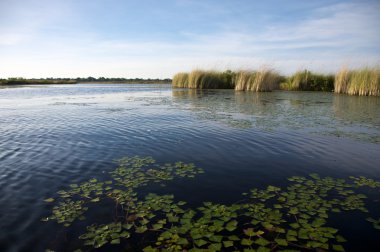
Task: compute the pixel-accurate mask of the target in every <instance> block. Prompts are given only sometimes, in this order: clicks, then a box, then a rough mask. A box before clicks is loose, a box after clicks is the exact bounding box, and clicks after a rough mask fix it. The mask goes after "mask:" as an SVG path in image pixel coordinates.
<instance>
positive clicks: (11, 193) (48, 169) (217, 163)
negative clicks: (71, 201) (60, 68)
mask: <svg viewBox="0 0 380 252" xmlns="http://www.w3.org/2000/svg"><path fill="white" fill-rule="evenodd" d="M0 140H1V141H0V251H44V250H45V249H48V248H53V249H57V250H59V251H71V250H74V249H75V248H78V247H81V241H79V240H78V239H77V235H76V230H74V231H73V232H74V234H72V233H70V232H67V231H65V230H63V229H62V227H61V226H59V225H58V224H56V223H54V222H48V223H44V222H41V221H40V219H41V218H43V217H45V216H48V215H49V213H50V211H51V207H50V206H49V205H48V204H46V202H44V201H43V200H44V199H46V198H49V197H52V196H54V194H55V192H57V191H59V190H62V189H65V188H67V185H68V184H71V183H80V182H83V181H85V180H88V179H89V178H92V177H95V178H99V179H101V178H102V177H103V176H105V174H107V173H108V172H109V171H111V170H113V169H115V166H116V165H115V163H114V162H113V161H114V160H115V159H119V158H122V157H124V156H133V155H139V156H152V157H153V158H154V159H156V160H157V161H158V162H176V161H184V162H192V163H194V164H196V165H197V166H199V167H202V168H203V169H204V171H205V173H204V175H202V176H199V177H197V178H195V179H193V180H188V181H185V182H183V181H181V182H175V181H173V182H171V183H170V184H169V185H168V186H167V187H165V188H164V189H157V188H154V190H156V191H155V192H156V193H161V192H164V193H168V192H169V193H173V194H174V195H175V196H176V197H178V198H180V199H181V200H184V201H187V202H188V203H189V205H190V206H199V205H200V204H201V203H202V202H204V201H213V202H218V203H224V204H231V203H233V202H236V201H238V200H240V199H241V194H242V193H243V192H246V191H248V190H249V189H250V188H253V187H258V188H260V187H265V186H267V185H277V186H285V185H286V183H287V182H286V178H288V177H290V176H293V175H297V176H307V174H309V173H318V174H320V176H331V177H334V178H347V177H348V176H351V175H353V176H359V175H362V176H366V177H368V178H372V179H375V180H380V97H354V96H346V95H335V94H332V93H320V92H283V91H278V92H271V93H251V92H235V91H233V90H203V91H200V90H186V89H172V88H171V87H170V85H131V84H77V85H49V86H20V87H2V88H0ZM146 190H149V188H148V189H146ZM152 190H153V188H152ZM160 190H161V191H160ZM370 195H371V197H372V198H369V199H368V202H369V205H368V208H369V210H370V212H371V214H372V215H374V216H375V217H377V218H378V217H380V202H379V201H378V199H379V198H380V190H379V188H377V189H374V190H372V191H371V192H370ZM99 214H100V216H105V215H107V211H106V210H102V209H99ZM105 218H106V217H105ZM364 219H365V216H364V215H363V214H361V213H354V214H351V215H344V217H336V219H335V220H333V224H334V225H335V227H337V228H338V229H339V230H340V232H341V234H342V235H343V236H344V237H345V238H346V239H347V240H348V242H347V243H346V244H345V248H346V251H376V247H377V248H379V246H378V238H379V237H380V232H379V231H378V230H375V229H373V228H372V226H371V224H370V223H369V222H366V221H365V220H364ZM99 222H100V223H101V219H99ZM78 234H80V231H78ZM87 249H89V248H87ZM84 250H86V247H84ZM117 250H118V249H117V248H116V251H117Z"/></svg>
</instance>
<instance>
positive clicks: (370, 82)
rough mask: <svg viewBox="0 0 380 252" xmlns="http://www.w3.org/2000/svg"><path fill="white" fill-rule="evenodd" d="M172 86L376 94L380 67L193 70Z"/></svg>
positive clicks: (181, 74)
mask: <svg viewBox="0 0 380 252" xmlns="http://www.w3.org/2000/svg"><path fill="white" fill-rule="evenodd" d="M172 85H173V87H174V88H196V89H214V88H224V89H235V90H245V91H256V92H262V91H272V90H277V89H280V90H290V91H327V92H331V91H335V92H336V93H345V94H350V95H367V96H368V95H374V96H378V95H380V68H363V69H358V70H348V69H342V70H341V71H339V72H338V73H337V74H335V75H333V74H319V73H314V72H311V71H309V70H304V71H298V72H296V73H295V74H293V75H291V76H288V77H284V76H281V75H279V74H278V73H277V72H275V71H274V70H271V69H265V68H264V69H261V70H259V71H248V70H246V71H243V70H242V71H237V72H232V71H230V70H228V71H225V72H218V71H205V70H194V71H192V72H190V73H184V72H182V73H178V74H176V75H175V76H174V77H173V81H172Z"/></svg>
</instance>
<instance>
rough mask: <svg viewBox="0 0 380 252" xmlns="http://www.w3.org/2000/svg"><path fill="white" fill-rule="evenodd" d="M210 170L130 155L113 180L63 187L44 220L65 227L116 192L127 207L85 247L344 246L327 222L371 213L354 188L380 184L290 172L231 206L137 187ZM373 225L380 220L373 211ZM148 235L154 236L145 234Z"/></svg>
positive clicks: (92, 228) (91, 229) (97, 227)
mask: <svg viewBox="0 0 380 252" xmlns="http://www.w3.org/2000/svg"><path fill="white" fill-rule="evenodd" d="M200 173H203V170H202V169H200V168H198V167H196V166H195V165H194V164H187V163H183V162H176V163H172V164H162V165H160V164H157V163H156V161H155V160H154V159H153V158H151V157H138V156H135V157H126V158H123V159H121V160H119V166H118V167H117V168H116V169H115V170H114V171H112V172H111V173H110V176H111V179H110V180H106V181H98V180H97V179H90V180H89V181H87V182H84V183H82V184H79V185H77V184H72V185H70V188H69V189H68V190H65V191H60V192H58V197H57V199H53V198H49V199H46V200H45V202H47V204H53V206H52V208H53V209H52V215H51V216H49V217H47V218H44V219H43V220H44V221H50V220H52V221H56V222H57V223H59V224H63V225H64V226H66V227H67V226H69V225H71V224H72V223H73V222H74V221H83V220H84V215H85V213H86V211H89V210H91V209H95V208H96V207H97V205H98V204H99V202H100V201H103V200H106V199H112V200H114V201H115V203H116V206H115V207H116V208H117V209H118V211H121V214H120V213H119V214H118V216H117V217H116V218H115V220H114V221H113V222H111V223H101V224H97V223H94V224H91V225H89V226H87V228H86V230H85V231H84V232H83V233H82V235H80V236H79V239H81V240H83V245H84V248H86V247H87V248H100V247H103V246H106V245H107V246H111V245H114V246H117V245H119V244H123V243H126V242H128V241H129V240H130V239H139V240H140V241H144V242H143V245H142V247H141V249H142V250H143V251H225V250H239V251H243V250H244V251H303V250H305V249H306V250H314V251H330V250H331V251H345V250H344V242H346V239H345V238H344V237H342V236H341V235H340V234H339V230H338V229H336V228H334V227H331V226H329V225H328V219H329V216H330V215H331V213H340V212H342V211H361V212H364V213H367V212H368V210H367V209H366V205H365V200H366V198H367V197H366V196H365V195H364V194H360V193H356V192H355V189H357V188H359V187H362V186H365V187H369V188H379V187H380V183H379V181H374V180H372V179H369V178H365V177H350V178H349V179H348V180H345V179H334V178H331V177H320V176H319V175H318V174H310V176H309V177H300V176H293V177H290V178H289V179H288V180H289V185H288V186H287V187H285V188H280V187H276V186H272V185H269V186H267V187H266V188H265V189H262V188H253V189H251V190H250V191H249V192H246V193H244V194H243V195H244V197H245V200H243V201H241V202H239V203H238V204H231V205H224V204H219V203H213V202H204V203H203V204H202V205H201V206H199V207H197V208H195V209H191V208H188V207H186V202H184V201H176V200H175V198H174V196H173V195H157V194H152V193H150V194H147V195H145V196H144V197H142V196H143V195H140V193H138V192H137V191H138V190H137V189H138V188H141V187H143V186H147V185H150V184H152V183H163V182H165V181H169V180H173V179H176V178H194V177H195V176H196V175H198V174H200ZM367 220H368V221H369V222H371V223H373V226H374V228H376V229H379V222H380V220H376V219H374V218H372V217H368V218H367ZM146 237H149V238H148V239H145V238H146Z"/></svg>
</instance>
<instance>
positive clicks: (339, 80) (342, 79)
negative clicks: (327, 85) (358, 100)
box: [334, 67, 351, 93]
mask: <svg viewBox="0 0 380 252" xmlns="http://www.w3.org/2000/svg"><path fill="white" fill-rule="evenodd" d="M350 75H351V72H350V71H349V70H348V69H347V68H346V67H344V68H342V69H341V70H340V71H339V72H338V73H337V74H336V75H335V80H334V92H335V93H347V90H348V83H349V81H350V77H351V76H350Z"/></svg>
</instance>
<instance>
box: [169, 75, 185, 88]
mask: <svg viewBox="0 0 380 252" xmlns="http://www.w3.org/2000/svg"><path fill="white" fill-rule="evenodd" d="M172 84H173V87H175V88H186V87H188V85H189V74H188V73H177V74H176V75H174V76H173V82H172Z"/></svg>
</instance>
